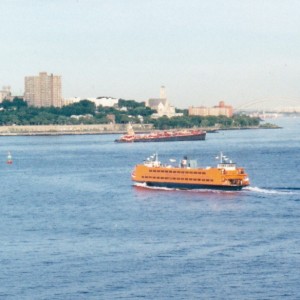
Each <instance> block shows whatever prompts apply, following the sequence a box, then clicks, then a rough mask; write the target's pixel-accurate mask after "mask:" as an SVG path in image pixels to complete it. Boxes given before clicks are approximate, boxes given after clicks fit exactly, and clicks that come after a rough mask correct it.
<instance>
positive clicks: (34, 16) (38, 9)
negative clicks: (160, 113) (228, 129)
mask: <svg viewBox="0 0 300 300" xmlns="http://www.w3.org/2000/svg"><path fill="white" fill-rule="evenodd" d="M299 12H300V1H298V0H226V1H224V0H205V1H204V0H43V1H40V0H1V1H0V20H1V23H0V24H1V25H0V38H1V44H0V58H1V67H0V89H1V87H2V86H4V85H10V86H11V89H12V92H13V94H14V95H20V94H23V92H24V77H25V76H29V75H38V73H39V72H43V71H45V72H48V73H53V74H54V75H61V76H62V90H63V97H65V98H68V97H75V96H76V97H82V98H84V97H86V98H87V97H98V96H111V97H116V98H123V99H128V100H131V99H133V100H136V101H145V100H146V99H148V98H156V97H159V89H160V86H161V85H164V86H165V87H166V93H167V96H168V99H169V101H170V103H171V104H172V105H175V106H176V107H179V108H187V107H189V106H200V105H206V106H212V105H215V104H217V103H218V102H219V101H221V100H223V101H225V102H226V103H228V104H231V105H233V106H235V107H241V106H245V105H251V103H256V102H260V101H261V102H263V101H265V102H268V103H271V104H272V105H274V106H275V105H278V103H279V102H281V103H282V102H285V103H286V104H287V105H288V104H291V103H294V104H298V105H300V17H299Z"/></svg>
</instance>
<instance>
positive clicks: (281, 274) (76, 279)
mask: <svg viewBox="0 0 300 300" xmlns="http://www.w3.org/2000/svg"><path fill="white" fill-rule="evenodd" d="M273 122H274V123H277V124H279V125H281V126H283V128H282V129H270V130H263V129H262V130H237V131H222V132H219V133H211V134H208V135H207V139H206V141H192V142H172V143H145V144H143V143H137V144H115V143H114V139H115V138H116V137H117V136H115V135H93V136H91V135H87V136H53V137H49V136H47V137H41V136H35V137H0V139H1V143H0V154H1V156H0V162H1V161H2V163H1V167H0V175H1V190H0V196H1V198H0V201H1V217H0V234H1V247H0V262H1V272H0V298H1V299H135V298H144V299H299V297H300V285H299V275H300V180H299V179H300V176H299V167H300V151H299V150H300V149H299V147H300V135H299V131H300V118H286V119H284V118H283V119H277V120H275V121H273ZM7 151H11V153H12V156H13V164H12V165H7V164H6V156H7ZM219 151H223V152H224V154H226V155H227V156H229V157H230V158H231V159H233V160H234V161H236V162H237V163H238V165H239V166H243V167H245V169H246V171H247V173H248V175H249V177H250V180H251V186H250V187H249V188H246V189H245V190H242V191H238V192H222V191H209V190H200V191H178V190H163V189H147V188H143V187H134V186H133V185H132V182H131V179H130V174H131V171H132V169H133V167H134V165H135V164H136V163H140V162H142V161H143V160H144V159H145V158H147V157H149V155H151V154H153V153H154V152H158V155H159V158H160V160H161V161H162V162H167V161H168V160H169V159H170V158H172V159H176V160H177V161H178V160H179V159H181V158H182V157H183V156H184V155H187V156H189V157H190V158H193V159H197V160H198V165H200V166H207V165H215V164H216V161H215V157H216V156H217V154H218V153H219Z"/></svg>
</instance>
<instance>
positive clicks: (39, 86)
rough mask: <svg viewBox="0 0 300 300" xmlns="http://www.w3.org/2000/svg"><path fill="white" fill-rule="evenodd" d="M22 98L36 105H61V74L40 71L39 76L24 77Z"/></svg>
mask: <svg viewBox="0 0 300 300" xmlns="http://www.w3.org/2000/svg"><path fill="white" fill-rule="evenodd" d="M24 100H25V101H27V102H28V105H32V106H37V107H42V106H43V107H49V106H55V107H61V105H62V96H61V76H57V75H53V74H50V75H48V74H47V73H46V72H40V73H39V76H26V77H25V93H24Z"/></svg>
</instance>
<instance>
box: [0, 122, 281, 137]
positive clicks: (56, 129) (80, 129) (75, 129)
mask: <svg viewBox="0 0 300 300" xmlns="http://www.w3.org/2000/svg"><path fill="white" fill-rule="evenodd" d="M126 127H127V125H126V124H95V125H14V126H0V136H59V135H103V134H124V133H126V132H127V128H126ZM133 128H134V131H135V132H136V133H146V132H150V131H153V130H155V129H153V126H152V124H134V125H133ZM279 128H281V127H278V126H274V127H262V126H249V127H241V128H238V127H231V128H217V127H208V128H201V129H202V130H205V131H206V132H207V133H214V132H218V131H223V130H249V129H279ZM170 130H176V129H170Z"/></svg>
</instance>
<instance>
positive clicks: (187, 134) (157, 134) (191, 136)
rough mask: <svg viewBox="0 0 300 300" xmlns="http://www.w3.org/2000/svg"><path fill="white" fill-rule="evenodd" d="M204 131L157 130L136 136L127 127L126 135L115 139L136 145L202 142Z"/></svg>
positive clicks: (204, 135) (117, 141)
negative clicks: (144, 143)
mask: <svg viewBox="0 0 300 300" xmlns="http://www.w3.org/2000/svg"><path fill="white" fill-rule="evenodd" d="M205 137H206V131H203V130H201V129H184V130H169V131H167V130H158V131H153V132H150V133H145V134H136V133H135V132H134V130H133V128H132V126H131V124H129V125H128V127H127V134H124V135H122V136H121V137H120V138H119V139H116V140H115V142H116V143H137V142H175V141H203V140H205Z"/></svg>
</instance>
